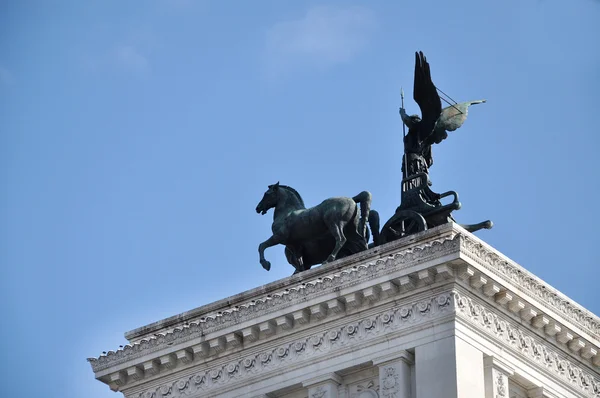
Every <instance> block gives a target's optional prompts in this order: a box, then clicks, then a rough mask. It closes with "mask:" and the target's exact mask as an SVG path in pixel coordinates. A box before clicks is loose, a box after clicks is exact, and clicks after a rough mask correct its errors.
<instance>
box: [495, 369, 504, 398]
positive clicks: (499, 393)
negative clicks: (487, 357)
mask: <svg viewBox="0 0 600 398" xmlns="http://www.w3.org/2000/svg"><path fill="white" fill-rule="evenodd" d="M505 383H506V381H505V380H504V375H503V374H502V373H498V377H497V378H496V397H497V398H498V397H499V398H503V397H505V396H506V387H505V386H504V384H505Z"/></svg>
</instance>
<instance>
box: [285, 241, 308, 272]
mask: <svg viewBox="0 0 600 398" xmlns="http://www.w3.org/2000/svg"><path fill="white" fill-rule="evenodd" d="M285 257H286V258H287V260H288V263H290V264H291V265H292V266H293V267H294V268H295V271H294V275H295V274H297V273H299V272H302V271H306V270H305V269H304V261H303V259H302V248H301V246H299V247H293V246H286V247H285Z"/></svg>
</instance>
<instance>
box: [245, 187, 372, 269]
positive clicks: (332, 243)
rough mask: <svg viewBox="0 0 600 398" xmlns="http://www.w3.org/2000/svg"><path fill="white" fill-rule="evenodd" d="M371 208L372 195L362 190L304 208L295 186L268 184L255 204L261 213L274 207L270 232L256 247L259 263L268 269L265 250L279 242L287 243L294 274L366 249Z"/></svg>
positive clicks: (269, 264) (257, 210) (268, 263)
mask: <svg viewBox="0 0 600 398" xmlns="http://www.w3.org/2000/svg"><path fill="white" fill-rule="evenodd" d="M357 204H359V205H360V213H359V208H358V206H357ZM370 207H371V194H370V193H369V192H367V191H363V192H361V193H359V194H358V195H356V196H355V197H353V198H345V197H337V198H330V199H326V200H324V201H323V202H322V203H321V204H319V205H317V206H314V207H311V208H309V209H307V208H306V207H305V206H304V201H303V200H302V198H301V197H300V194H298V192H297V191H296V190H295V189H294V188H291V187H288V186H286V185H280V184H279V182H278V183H277V184H274V185H269V189H268V190H267V191H266V192H265V194H264V196H263V198H262V200H261V201H260V202H259V203H258V205H257V206H256V212H257V213H260V214H266V213H267V211H268V210H269V209H271V208H275V211H274V214H273V225H272V226H271V230H272V231H273V235H272V236H271V237H270V238H269V239H267V240H266V241H264V242H263V243H261V244H260V245H259V246H258V253H259V255H260V264H261V265H262V266H263V268H264V269H266V270H267V271H269V270H270V269H271V263H270V262H269V261H267V260H266V259H265V255H264V252H265V249H267V248H269V247H271V246H275V245H278V244H282V245H285V246H286V256H287V258H288V261H289V262H290V264H292V265H293V266H294V267H295V268H296V272H295V273H297V272H301V271H304V270H307V269H310V266H311V265H315V264H319V263H323V264H325V263H327V262H330V261H333V260H335V259H336V258H341V257H344V256H347V255H350V254H354V253H358V252H360V251H362V250H366V249H367V240H368V239H367V225H366V223H367V220H368V219H369V212H370Z"/></svg>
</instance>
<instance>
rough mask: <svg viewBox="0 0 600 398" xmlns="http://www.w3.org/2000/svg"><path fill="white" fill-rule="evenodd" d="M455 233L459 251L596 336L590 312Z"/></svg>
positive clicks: (599, 330)
mask: <svg viewBox="0 0 600 398" xmlns="http://www.w3.org/2000/svg"><path fill="white" fill-rule="evenodd" d="M458 236H460V247H461V251H462V252H464V253H465V254H466V255H467V256H469V257H471V258H472V259H474V260H476V261H478V262H479V263H481V264H482V265H483V266H485V267H486V268H487V269H489V270H490V271H492V272H493V273H495V274H497V275H500V276H501V277H503V278H506V279H508V280H510V281H511V282H512V283H514V284H515V285H517V286H519V287H520V288H521V289H522V290H523V291H525V292H526V293H527V294H529V295H530V296H532V297H534V298H536V299H538V300H541V301H542V302H543V303H544V304H546V305H547V306H548V307H549V308H551V309H553V310H555V311H558V312H559V313H561V314H563V315H564V316H566V317H567V318H568V319H570V320H572V321H573V322H575V323H576V324H578V325H579V326H581V327H582V328H583V329H584V330H585V331H587V332H588V333H590V334H591V335H592V336H594V337H596V338H598V339H600V319H598V317H596V316H594V314H592V313H591V312H589V311H587V310H585V309H584V308H583V307H580V306H578V305H576V304H573V303H571V302H569V301H567V299H566V298H565V297H563V296H562V295H560V294H558V293H557V292H556V291H554V289H552V288H550V287H548V286H546V285H544V284H542V283H541V282H540V281H539V280H538V279H537V278H535V277H534V276H533V275H531V274H529V273H528V272H527V271H525V270H524V269H522V268H521V267H520V266H518V265H516V264H514V263H512V262H511V261H510V260H509V261H507V260H505V259H504V258H502V257H501V256H500V255H498V254H497V253H495V252H493V251H492V250H490V249H488V248H487V247H486V246H484V245H483V244H482V243H480V242H477V241H475V240H474V239H472V238H471V237H469V236H468V235H463V234H461V235H458Z"/></svg>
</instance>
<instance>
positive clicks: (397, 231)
mask: <svg viewBox="0 0 600 398" xmlns="http://www.w3.org/2000/svg"><path fill="white" fill-rule="evenodd" d="M426 229H427V222H426V221H425V218H424V217H423V216H422V215H421V214H419V213H417V212H416V211H412V210H399V211H397V212H396V214H394V215H393V216H392V218H390V219H389V220H388V222H386V223H385V225H384V226H383V228H382V229H381V243H382V244H383V243H387V242H391V241H394V240H397V239H400V238H403V237H405V236H407V235H412V234H415V233H417V232H421V231H425V230H426Z"/></svg>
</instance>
